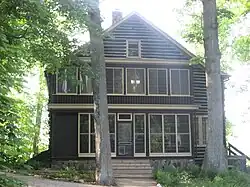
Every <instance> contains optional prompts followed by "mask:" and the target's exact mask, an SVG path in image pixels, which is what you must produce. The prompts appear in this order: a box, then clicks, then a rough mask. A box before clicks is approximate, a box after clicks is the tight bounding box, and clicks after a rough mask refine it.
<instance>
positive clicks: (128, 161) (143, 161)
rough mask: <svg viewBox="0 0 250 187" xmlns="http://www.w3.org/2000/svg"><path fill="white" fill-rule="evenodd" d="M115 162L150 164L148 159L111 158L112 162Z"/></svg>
mask: <svg viewBox="0 0 250 187" xmlns="http://www.w3.org/2000/svg"><path fill="white" fill-rule="evenodd" d="M117 163H122V164H138V163H141V164H150V162H149V160H112V164H117Z"/></svg>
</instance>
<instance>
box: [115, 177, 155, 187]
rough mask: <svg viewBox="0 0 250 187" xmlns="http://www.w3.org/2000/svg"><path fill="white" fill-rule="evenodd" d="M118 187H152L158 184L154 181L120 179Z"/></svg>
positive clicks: (117, 181)
mask: <svg viewBox="0 0 250 187" xmlns="http://www.w3.org/2000/svg"><path fill="white" fill-rule="evenodd" d="M116 183H117V186H122V187H151V186H156V185H157V183H156V181H154V180H153V179H146V178H143V179H136V178H133V179H132V180H131V179H123V178H119V179H117V180H116Z"/></svg>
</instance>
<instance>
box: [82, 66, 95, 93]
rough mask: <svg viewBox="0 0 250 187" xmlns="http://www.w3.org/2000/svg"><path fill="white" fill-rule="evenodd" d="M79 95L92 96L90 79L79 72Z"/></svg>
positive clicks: (84, 73)
mask: <svg viewBox="0 0 250 187" xmlns="http://www.w3.org/2000/svg"><path fill="white" fill-rule="evenodd" d="M80 93H81V94H92V93H93V88H92V79H91V78H90V77H89V76H88V75H87V74H86V72H82V71H80Z"/></svg>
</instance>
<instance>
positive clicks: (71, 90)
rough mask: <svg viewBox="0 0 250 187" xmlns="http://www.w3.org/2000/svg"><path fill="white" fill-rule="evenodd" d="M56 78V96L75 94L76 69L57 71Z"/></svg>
mask: <svg viewBox="0 0 250 187" xmlns="http://www.w3.org/2000/svg"><path fill="white" fill-rule="evenodd" d="M56 76H57V79H56V93H57V94H76V93H77V68H75V67H73V68H67V69H59V70H58V71H57V75H56Z"/></svg>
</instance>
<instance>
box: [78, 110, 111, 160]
mask: <svg viewBox="0 0 250 187" xmlns="http://www.w3.org/2000/svg"><path fill="white" fill-rule="evenodd" d="M108 119H109V132H110V146H111V153H112V154H115V153H116V116H115V114H109V116H108ZM79 154H82V155H83V156H94V154H95V127H94V116H93V114H86V113H81V114H79Z"/></svg>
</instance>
